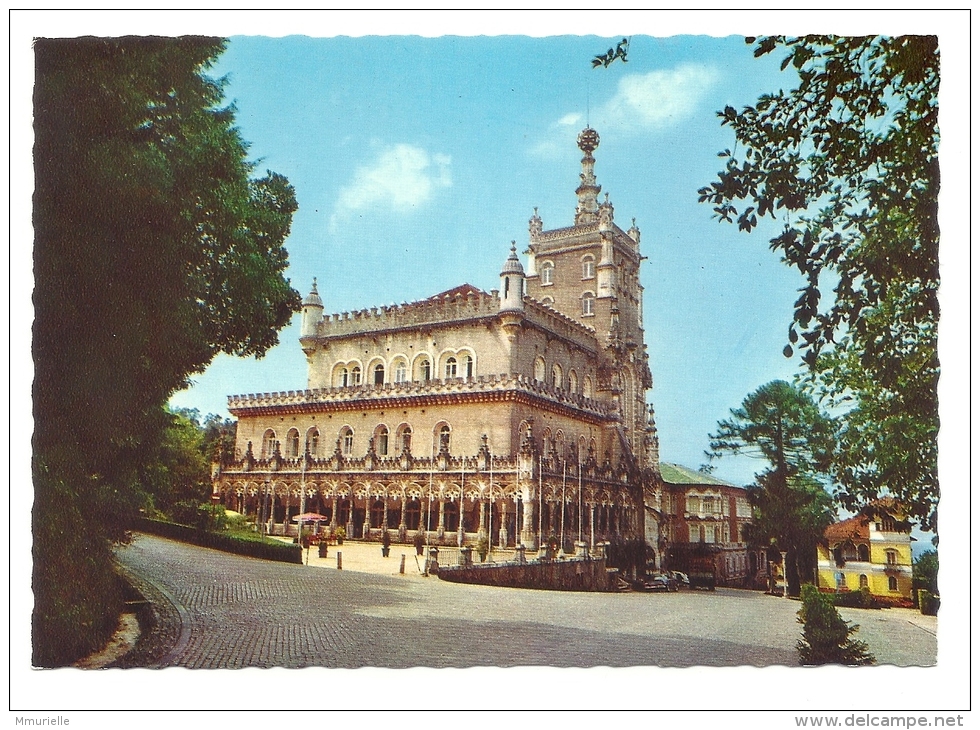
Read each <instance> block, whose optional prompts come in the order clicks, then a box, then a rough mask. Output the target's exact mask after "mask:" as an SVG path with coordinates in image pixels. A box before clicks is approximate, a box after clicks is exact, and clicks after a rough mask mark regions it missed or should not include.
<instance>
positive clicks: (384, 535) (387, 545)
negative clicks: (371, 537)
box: [381, 530, 391, 558]
mask: <svg viewBox="0 0 980 730" xmlns="http://www.w3.org/2000/svg"><path fill="white" fill-rule="evenodd" d="M390 551H391V534H390V533H389V532H388V530H382V531H381V556H382V557H384V558H387V557H388V553H389V552H390Z"/></svg>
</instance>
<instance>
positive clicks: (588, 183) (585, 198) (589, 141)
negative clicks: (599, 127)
mask: <svg viewBox="0 0 980 730" xmlns="http://www.w3.org/2000/svg"><path fill="white" fill-rule="evenodd" d="M598 146H599V133H598V132H596V131H595V130H594V129H592V127H586V128H585V129H583V130H582V131H581V132H580V133H579V135H578V148H579V149H580V150H582V152H584V153H585V155H584V156H583V157H582V172H581V174H580V175H579V178H580V179H581V181H582V182H581V184H580V185H579V186H578V188H576V190H575V194H576V195H577V196H578V205H577V206H576V208H575V225H577V226H579V225H587V224H589V223H595V222H596V213H597V212H598V210H599V202H598V200H597V199H596V198H597V197H598V195H599V191H600V190H601V189H602V187H601V186H600V185H597V184H596V180H595V158H594V157H593V156H592V153H593V152H594V151H595V149H596V148H597V147H598Z"/></svg>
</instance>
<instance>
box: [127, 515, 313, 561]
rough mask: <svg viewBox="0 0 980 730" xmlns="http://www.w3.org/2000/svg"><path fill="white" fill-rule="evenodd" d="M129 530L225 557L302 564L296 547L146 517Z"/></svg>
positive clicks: (298, 548)
mask: <svg viewBox="0 0 980 730" xmlns="http://www.w3.org/2000/svg"><path fill="white" fill-rule="evenodd" d="M133 529H135V530H138V531H140V532H149V533H150V534H153V535H159V536H160V537H166V538H169V539H171V540H179V541H181V542H189V543H191V544H192V545H200V546H201V547H206V548H213V549H215V550H223V551H224V552H226V553H235V554H237V555H247V556H248V557H251V558H260V559H262V560H278V561H279V562H281V563H295V564H297V565H302V564H303V548H301V547H300V546H299V545H289V544H287V543H282V542H264V541H259V540H249V539H245V538H240V537H236V536H234V535H226V534H224V533H221V532H208V531H207V530H199V529H197V528H196V527H190V526H188V525H179V524H177V523H176V522H166V521H165V520H154V519H150V518H149V517H143V518H140V519H139V520H137V522H136V525H134V527H133Z"/></svg>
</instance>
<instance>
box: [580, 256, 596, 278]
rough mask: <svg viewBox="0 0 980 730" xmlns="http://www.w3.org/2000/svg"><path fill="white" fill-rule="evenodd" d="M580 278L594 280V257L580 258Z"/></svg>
mask: <svg viewBox="0 0 980 730" xmlns="http://www.w3.org/2000/svg"><path fill="white" fill-rule="evenodd" d="M582 278H583V279H594V278H595V257H594V256H591V255H589V256H585V257H583V258H582Z"/></svg>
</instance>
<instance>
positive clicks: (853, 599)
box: [834, 588, 882, 608]
mask: <svg viewBox="0 0 980 730" xmlns="http://www.w3.org/2000/svg"><path fill="white" fill-rule="evenodd" d="M834 605H835V606H842V607H844V608H881V605H882V604H881V603H880V602H879V601H878V600H877V599H876V598H875V597H874V596H872V595H871V590H870V589H869V588H861V589H860V590H857V591H847V592H846V593H835V594H834Z"/></svg>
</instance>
